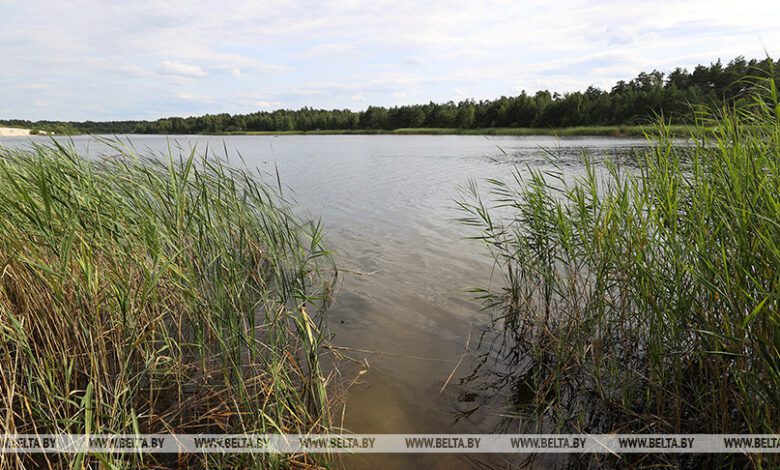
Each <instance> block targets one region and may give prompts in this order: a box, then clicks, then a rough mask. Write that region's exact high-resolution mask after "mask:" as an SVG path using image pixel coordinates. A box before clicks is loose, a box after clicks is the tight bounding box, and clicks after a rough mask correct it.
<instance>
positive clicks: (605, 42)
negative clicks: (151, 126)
mask: <svg viewBox="0 0 780 470" xmlns="http://www.w3.org/2000/svg"><path fill="white" fill-rule="evenodd" d="M779 5H780V4H778V3H777V0H773V1H763V2H762V1H753V0H741V1H734V0H730V1H718V0H709V1H684V0H675V1H668V2H667V1H665V0H642V1H633V0H622V1H551V0H532V1H522V0H516V1H502V0H497V1H492V0H482V1H473V0H467V1H460V0H447V1H433V2H424V1H415V2H412V1H395V2H390V1H386V0H371V1H352V0H337V1H329V0H323V1H311V2H308V1H296V0H274V1H246V0H245V1H233V0H219V1H215V0H209V1H201V0H188V1H178V0H124V1H112V0H100V1H97V0H70V1H62V0H57V1H54V0H52V1H43V0H0V118H24V119H61V120H64V119H68V120H86V119H92V120H107V119H155V118H158V117H164V116H173V115H181V116H188V115H197V114H203V113H207V112H212V113H214V112H230V113H245V112H252V111H256V110H260V109H275V108H281V107H287V108H298V107H301V106H314V107H323V108H352V109H364V108H365V107H366V106H368V104H381V105H393V104H405V103H419V102H427V101H430V100H433V101H447V100H461V99H465V98H475V99H481V98H494V97H497V96H500V95H513V94H517V93H519V92H520V90H523V89H525V90H528V91H529V92H533V91H536V90H539V89H550V90H557V91H572V90H578V89H584V88H586V87H587V86H588V85H591V84H595V85H598V86H600V87H602V88H609V87H611V86H612V85H613V84H614V83H615V82H616V81H617V80H620V79H628V78H631V77H632V76H634V75H636V74H637V73H638V72H640V71H642V70H647V71H649V70H652V69H654V68H656V69H659V70H662V71H668V70H671V69H672V68H674V67H675V66H677V65H683V66H688V67H690V66H692V65H695V64H697V63H709V62H711V61H714V60H717V59H718V58H722V59H724V61H728V60H729V59H731V58H733V57H735V56H737V55H744V56H746V57H748V58H753V57H757V58H761V57H763V56H764V55H765V53H764V51H765V50H766V51H767V52H768V53H769V54H770V55H772V56H773V57H775V58H776V57H777V56H778V55H780V6H779Z"/></svg>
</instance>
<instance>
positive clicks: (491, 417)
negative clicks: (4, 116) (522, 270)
mask: <svg viewBox="0 0 780 470" xmlns="http://www.w3.org/2000/svg"><path fill="white" fill-rule="evenodd" d="M121 138H123V139H129V140H130V141H131V142H132V144H133V145H134V146H135V147H136V148H137V149H138V150H139V151H141V150H144V149H146V148H149V149H152V150H154V151H166V149H167V148H168V146H175V145H177V144H178V145H181V146H182V147H185V148H187V149H188V148H190V147H191V146H193V145H197V146H198V148H199V149H201V150H205V148H206V147H207V146H208V147H209V148H210V150H211V151H214V152H216V153H217V154H219V155H224V149H227V151H228V153H230V154H231V155H232V158H231V161H233V163H234V164H241V165H246V166H248V167H250V168H253V169H254V168H257V169H259V170H261V171H263V172H266V173H268V174H269V175H273V174H274V173H275V172H276V171H278V173H279V175H280V178H281V181H282V182H283V184H284V185H285V186H287V187H288V188H289V192H288V195H294V198H295V200H296V201H297V209H296V210H297V211H299V212H300V213H301V214H304V215H307V216H309V217H315V218H321V219H322V221H323V223H324V226H325V236H326V240H327V242H328V245H329V246H330V247H332V248H333V249H334V250H335V252H336V254H335V256H336V261H337V263H338V265H339V267H340V268H341V269H342V270H343V271H344V277H343V282H342V283H341V286H340V288H339V291H338V292H337V295H336V301H335V304H334V305H333V307H332V308H331V309H330V310H329V311H328V325H329V330H330V332H331V333H332V335H333V340H332V342H333V344H334V345H335V346H336V347H338V348H341V349H339V351H340V352H341V353H342V354H344V355H345V356H347V357H348V358H349V359H347V360H344V361H342V362H341V367H340V371H341V378H342V379H345V380H352V379H357V383H356V384H355V385H353V386H352V387H350V388H349V390H348V397H347V400H346V407H345V410H344V427H345V428H346V429H348V430H350V431H353V432H356V433H451V432H466V433H488V432H491V431H493V430H494V426H495V425H496V422H497V419H496V412H497V410H496V409H494V408H491V407H489V406H483V407H480V408H477V409H476V410H475V411H474V412H473V413H471V414H469V415H468V416H463V415H462V414H459V413H457V411H458V410H461V411H462V410H463V409H469V403H472V402H473V403H483V402H485V400H484V398H485V397H475V396H474V394H473V392H472V391H464V390H463V389H462V388H461V387H460V386H459V378H461V377H463V376H465V375H467V374H469V373H470V372H471V371H472V369H474V367H475V366H476V365H477V360H476V359H475V357H474V354H475V350H476V348H477V345H478V340H479V339H480V337H481V332H482V331H483V330H484V329H485V328H486V326H487V325H489V317H488V314H487V313H485V312H482V311H480V305H479V304H478V303H476V302H473V301H471V300H470V299H469V294H468V293H466V292H465V291H466V289H467V288H469V287H474V286H481V287H485V286H487V285H489V283H490V282H491V271H492V269H491V268H492V264H491V262H490V260H489V259H488V257H487V256H486V252H485V250H484V248H483V247H482V246H480V245H479V243H477V242H475V241H473V240H466V239H464V237H466V236H468V235H473V234H474V232H473V229H468V228H466V227H463V226H462V225H460V224H458V223H457V222H456V221H455V220H454V219H455V218H457V217H459V216H460V214H459V213H458V212H457V210H455V203H454V201H455V200H456V199H457V198H458V189H459V188H462V187H463V186H464V185H465V184H467V183H468V181H469V179H476V180H478V181H479V180H484V179H486V178H499V179H509V178H511V172H512V171H513V169H515V168H520V169H521V170H522V169H523V168H526V166H530V167H531V168H547V167H551V163H550V161H549V160H550V159H552V160H554V161H555V162H556V164H557V165H558V166H560V168H562V169H563V170H564V172H566V173H567V175H569V176H573V175H576V174H578V173H580V172H581V171H582V165H581V163H580V162H581V160H580V158H581V155H582V152H583V151H585V152H587V153H588V154H589V155H590V156H591V157H593V158H594V159H596V160H598V159H601V158H604V157H605V156H610V155H618V154H620V155H624V154H626V153H627V152H631V151H632V150H633V149H637V148H639V147H640V146H643V145H645V144H646V142H645V141H644V140H638V139H618V138H605V137H595V138H594V137H587V138H565V139H556V138H553V137H510V136H507V137H490V138H486V137H480V136H396V135H370V136H360V135H351V136H306V135H298V136H295V135H292V136H279V137H274V136H229V137H206V136H168V137H165V136H122V137H121ZM33 140H35V141H40V142H45V141H46V138H43V137H36V138H33ZM30 141H31V138H0V144H2V145H13V146H17V145H28V144H29V142H30ZM73 142H74V144H75V145H76V146H77V147H78V148H79V149H80V150H83V151H86V152H88V153H90V154H91V155H99V154H101V153H112V152H111V151H110V149H108V148H107V147H106V146H105V145H103V144H101V143H100V142H98V141H96V140H95V139H94V138H91V137H75V138H73ZM113 153H115V152H113ZM238 154H240V155H241V157H242V158H243V163H242V162H241V160H239V159H238V158H237V156H238ZM269 178H273V179H272V180H273V181H275V177H274V176H269ZM492 282H494V283H496V282H501V279H500V277H497V276H496V277H494V279H493V281H492ZM467 346H468V349H469V351H470V353H467ZM361 372H364V373H362V374H360V373H361ZM488 398H490V397H488ZM488 401H489V400H488ZM497 406H498V405H497ZM380 461H381V463H382V466H383V467H386V466H388V465H387V464H397V466H402V465H404V464H405V463H409V462H414V463H415V464H416V465H426V466H431V465H440V466H442V467H445V468H446V467H448V466H450V465H451V464H453V463H456V464H457V463H464V462H465V461H463V460H460V457H457V456H446V455H440V456H430V457H426V456H419V455H417V456H392V460H388V456H366V455H363V456H353V457H350V458H349V460H348V461H347V463H348V464H349V466H351V467H352V466H371V465H373V464H376V463H377V462H380Z"/></svg>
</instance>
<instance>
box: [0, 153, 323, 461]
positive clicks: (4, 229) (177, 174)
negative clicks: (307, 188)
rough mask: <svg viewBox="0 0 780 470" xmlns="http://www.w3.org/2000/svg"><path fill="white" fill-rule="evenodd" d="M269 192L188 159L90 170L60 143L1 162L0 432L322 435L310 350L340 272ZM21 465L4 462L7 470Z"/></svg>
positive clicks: (318, 380)
mask: <svg viewBox="0 0 780 470" xmlns="http://www.w3.org/2000/svg"><path fill="white" fill-rule="evenodd" d="M274 183H276V182H274ZM274 187H275V186H272V185H269V184H266V183H264V182H262V181H261V180H260V179H259V178H258V177H257V176H255V175H252V174H250V173H247V172H246V171H241V170H237V169H234V168H232V167H230V166H228V165H227V164H225V163H222V162H221V161H220V160H219V159H217V158H214V156H208V155H207V156H204V157H197V156H196V155H195V152H194V151H193V153H191V154H185V155H181V154H176V152H172V154H171V155H167V156H161V155H148V156H139V155H136V154H135V153H134V152H132V151H130V150H127V149H125V148H120V147H118V146H117V155H115V156H113V157H111V158H106V159H102V160H89V159H86V158H84V157H81V156H79V155H78V154H77V153H76V152H75V151H74V150H73V149H72V148H69V147H63V146H59V145H56V144H51V145H49V146H35V147H34V148H31V149H28V150H12V149H7V148H0V434H6V433H8V434H11V433H53V434H57V433H75V434H82V433H125V434H129V433H135V432H148V433H155V432H159V433H168V432H180V433H187V432H190V433H193V432H194V433H197V432H209V431H210V432H215V433H221V432H230V433H243V432H250V433H254V432H256V433H281V432H292V433H306V432H325V431H327V430H328V429H330V426H331V421H330V415H329V409H330V403H329V402H328V397H327V394H326V385H327V380H326V378H325V377H323V375H322V372H321V371H320V366H319V356H320V354H321V351H320V348H319V346H320V343H321V341H322V330H321V328H320V326H321V325H320V324H321V319H322V312H323V310H324V309H325V308H326V306H327V304H328V300H329V297H330V292H331V287H332V284H331V282H332V280H333V273H334V268H333V265H332V261H331V259H330V257H329V255H328V253H327V252H326V251H325V250H324V248H323V246H322V242H321V231H320V227H319V226H318V225H317V224H313V223H309V222H304V221H302V220H299V219H298V218H296V217H294V216H293V215H291V213H290V210H289V208H288V206H287V205H286V204H285V203H284V201H283V199H282V198H281V196H280V194H279V191H278V190H275V189H274ZM155 459H156V457H154V456H152V455H151V454H147V455H145V456H124V457H117V456H113V457H112V456H81V455H76V456H72V455H71V456H68V455H61V456H49V457H48V459H39V460H38V461H37V463H38V464H41V465H51V466H55V467H68V468H87V467H113V466H117V467H136V466H144V465H146V466H154V465H155ZM30 463H31V462H30V461H29V460H27V461H26V460H23V459H21V458H20V457H17V456H15V455H10V454H6V455H3V456H0V466H3V467H6V466H8V467H13V466H19V465H23V464H27V465H30ZM174 463H175V461H174ZM326 463H327V459H326V458H325V457H321V456H316V455H308V456H304V455H295V456H278V455H277V456H273V455H263V454H247V455H238V454H235V455H229V456H211V457H205V456H189V457H187V458H184V460H181V461H179V462H178V464H179V465H196V464H197V465H201V466H203V465H206V466H216V467H222V466H230V467H235V466H241V467H254V468H268V467H291V466H293V467H294V466H309V465H314V466H317V465H321V464H326Z"/></svg>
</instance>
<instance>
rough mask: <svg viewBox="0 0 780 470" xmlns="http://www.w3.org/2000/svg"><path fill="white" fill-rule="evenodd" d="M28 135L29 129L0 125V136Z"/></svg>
mask: <svg viewBox="0 0 780 470" xmlns="http://www.w3.org/2000/svg"><path fill="white" fill-rule="evenodd" d="M25 135H30V129H17V128H15V127H0V137H18V136H25Z"/></svg>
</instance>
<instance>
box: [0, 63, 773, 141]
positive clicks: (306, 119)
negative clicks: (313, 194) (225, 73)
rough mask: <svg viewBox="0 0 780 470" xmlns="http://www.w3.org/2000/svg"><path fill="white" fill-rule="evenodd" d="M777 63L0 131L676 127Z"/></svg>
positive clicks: (741, 90)
mask: <svg viewBox="0 0 780 470" xmlns="http://www.w3.org/2000/svg"><path fill="white" fill-rule="evenodd" d="M778 70H780V60H778V61H777V62H774V61H773V59H771V58H766V59H764V60H757V59H752V60H746V59H745V58H744V57H737V58H736V59H734V60H732V61H731V62H729V63H728V64H727V65H725V66H724V65H723V64H722V63H721V61H720V60H718V61H717V62H715V63H713V64H710V65H709V66H706V65H698V66H696V67H695V68H694V69H693V70H692V71H688V70H686V69H683V68H677V69H675V70H674V71H672V72H670V73H668V74H664V73H662V72H659V71H656V70H654V71H652V72H649V73H646V72H642V73H640V74H639V75H638V76H637V77H636V78H634V79H632V80H629V81H627V82H626V81H622V80H621V81H619V82H618V83H617V84H616V85H615V86H614V87H612V89H611V90H609V91H605V90H601V89H599V88H595V87H589V88H588V89H587V90H585V91H578V92H573V93H563V94H559V93H551V92H550V91H547V90H545V91H539V92H537V93H535V94H533V95H529V94H527V93H526V92H522V93H521V94H520V95H518V96H513V97H506V96H502V97H501V98H498V99H495V100H481V101H474V100H465V101H460V102H458V103H455V102H452V101H450V102H447V103H432V102H431V103H428V104H419V105H407V106H395V107H392V108H384V107H381V106H369V107H368V109H366V110H365V111H351V110H349V109H334V110H324V109H312V108H302V109H298V110H288V109H280V110H276V111H270V112H268V111H259V112H256V113H251V114H236V115H230V114H207V115H205V116H196V117H187V118H181V117H170V118H164V119H158V120H156V121H112V122H92V121H86V122H54V121H37V122H31V121H24V120H1V121H0V125H3V126H11V127H25V128H29V129H33V130H41V131H48V132H54V133H57V134H76V133H89V134H132V133H135V134H201V133H204V134H207V133H231V132H236V133H241V132H256V131H265V132H284V131H316V130H334V131H338V130H343V131H354V130H366V131H371V130H376V131H382V130H388V131H389V130H395V129H401V128H460V129H478V128H479V129H481V128H497V127H531V128H563V127H575V126H610V125H632V124H642V123H646V122H648V121H649V120H652V119H654V116H656V115H662V116H664V118H666V119H667V120H669V119H671V120H672V121H673V122H675V123H684V122H687V121H690V120H691V116H692V115H691V109H692V107H693V106H696V105H719V104H723V103H730V102H734V101H736V100H739V99H741V98H742V97H744V96H745V91H746V89H748V88H750V86H751V85H750V83H751V81H752V80H751V79H752V77H756V76H760V77H767V76H771V75H772V74H774V75H775V76H776V78H780V77H778Z"/></svg>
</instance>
